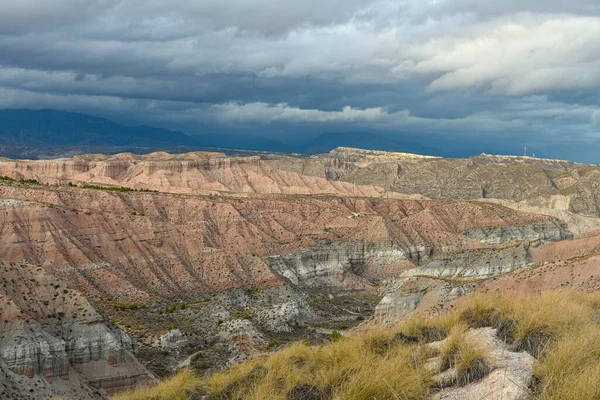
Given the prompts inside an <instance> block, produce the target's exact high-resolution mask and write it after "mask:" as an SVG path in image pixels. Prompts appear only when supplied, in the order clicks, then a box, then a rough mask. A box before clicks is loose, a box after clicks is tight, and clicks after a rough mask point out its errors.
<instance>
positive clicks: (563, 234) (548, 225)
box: [463, 220, 573, 244]
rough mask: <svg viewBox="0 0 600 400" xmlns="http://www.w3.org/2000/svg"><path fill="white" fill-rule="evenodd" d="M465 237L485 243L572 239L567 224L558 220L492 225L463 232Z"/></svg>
mask: <svg viewBox="0 0 600 400" xmlns="http://www.w3.org/2000/svg"><path fill="white" fill-rule="evenodd" d="M463 235H465V236H466V237H468V238H470V239H473V240H477V241H479V242H482V243H487V244H500V243H506V242H511V241H516V242H522V241H525V240H540V241H556V240H565V239H572V238H573V234H572V233H571V231H570V230H569V227H568V226H567V224H566V223H565V222H563V221H560V220H547V221H539V222H532V223H529V224H527V225H518V226H492V227H484V228H475V229H470V230H468V231H465V232H463Z"/></svg>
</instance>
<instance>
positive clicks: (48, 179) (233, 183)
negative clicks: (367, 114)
mask: <svg viewBox="0 0 600 400" xmlns="http://www.w3.org/2000/svg"><path fill="white" fill-rule="evenodd" d="M0 175H3V176H9V177H12V178H14V179H17V180H18V179H22V178H24V179H36V180H38V181H40V182H44V183H48V184H55V183H62V184H66V183H68V182H71V183H73V184H89V183H94V184H96V185H113V186H126V187H131V188H136V189H152V190H159V191H164V192H171V193H196V194H219V193H224V192H229V193H249V194H251V193H263V194H265V193H266V194H269V193H280V194H326V193H329V194H339V195H351V196H380V195H381V194H382V193H383V192H384V190H383V189H382V188H378V187H375V186H373V185H364V186H361V187H358V186H356V185H354V184H351V183H347V182H337V181H329V180H327V179H325V178H318V177H313V176H303V175H301V174H298V173H296V172H290V171H283V170H280V169H276V168H272V167H270V166H269V165H268V164H265V163H263V162H262V161H261V159H260V158H259V157H256V156H252V157H225V156H224V155H222V154H219V153H202V152H199V153H189V154H184V155H178V156H171V155H168V154H166V153H153V154H150V155H146V156H134V155H132V154H118V155H116V156H109V157H106V156H79V157H75V158H73V159H58V160H51V161H47V160H41V161H5V162H0Z"/></svg>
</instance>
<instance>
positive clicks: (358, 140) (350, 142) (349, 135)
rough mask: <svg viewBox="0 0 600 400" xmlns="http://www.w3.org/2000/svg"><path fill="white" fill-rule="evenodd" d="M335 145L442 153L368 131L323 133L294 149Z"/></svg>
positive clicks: (326, 148) (314, 150)
mask: <svg viewBox="0 0 600 400" xmlns="http://www.w3.org/2000/svg"><path fill="white" fill-rule="evenodd" d="M336 147H355V148H360V149H366V150H385V151H397V152H404V153H415V154H425V155H442V154H441V152H440V150H438V149H436V148H434V147H429V146H424V145H422V144H421V143H420V142H419V141H417V140H414V139H410V138H394V139H390V138H387V137H384V136H380V135H376V134H373V133H368V132H338V133H323V134H321V135H319V136H317V137H316V138H314V139H312V140H310V141H308V142H306V143H304V144H303V145H301V146H299V148H297V149H295V151H297V152H299V153H328V152H329V151H331V150H333V149H335V148H336Z"/></svg>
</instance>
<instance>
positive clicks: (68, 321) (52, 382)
mask: <svg viewBox="0 0 600 400" xmlns="http://www.w3.org/2000/svg"><path fill="white" fill-rule="evenodd" d="M0 276H2V281H3V282H4V284H3V286H2V287H0V309H1V312H0V313H1V319H0V361H1V364H2V367H3V368H2V371H3V374H4V375H5V376H6V379H7V380H9V381H13V382H22V381H23V380H22V379H21V378H20V377H27V378H28V379H35V380H36V383H35V385H39V386H40V390H44V391H46V392H48V393H49V396H50V397H51V396H52V395H58V394H60V393H63V392H64V393H71V392H72V391H73V390H74V391H75V393H78V394H77V398H91V397H98V396H99V395H100V394H101V393H102V392H97V390H104V393H109V394H110V393H113V392H114V391H116V390H123V389H128V388H132V387H135V386H137V385H143V384H148V383H150V382H152V381H153V379H154V378H153V376H152V375H151V374H150V373H149V372H148V371H147V370H146V369H145V368H144V367H143V366H142V365H141V364H140V363H139V362H138V361H137V360H136V359H135V357H134V356H133V353H135V351H136V348H135V339H134V338H132V337H130V336H129V335H127V334H125V333H124V332H123V331H121V330H119V329H116V328H114V327H110V326H108V325H107V324H106V323H105V322H104V319H103V317H102V316H101V315H100V314H98V312H97V311H96V310H95V309H94V308H93V307H92V306H91V304H90V303H88V302H87V300H86V299H85V298H84V297H83V296H82V295H81V294H80V293H79V292H77V291H74V290H72V289H70V288H69V287H68V286H67V285H65V284H64V283H63V282H60V281H58V280H56V279H55V278H54V277H53V276H51V275H49V274H47V273H46V272H45V270H43V269H42V268H40V267H36V266H32V265H28V264H23V263H19V264H4V265H2V266H0ZM56 381H61V382H62V383H60V384H59V383H56ZM71 382H72V383H71ZM27 386H29V385H28V384H27V385H24V387H27ZM61 388H62V389H61ZM80 388H81V390H80ZM85 388H87V389H85Z"/></svg>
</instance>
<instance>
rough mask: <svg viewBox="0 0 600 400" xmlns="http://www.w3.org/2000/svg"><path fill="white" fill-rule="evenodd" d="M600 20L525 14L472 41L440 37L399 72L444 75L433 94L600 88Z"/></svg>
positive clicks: (478, 32) (488, 29)
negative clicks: (463, 91) (438, 92)
mask: <svg viewBox="0 0 600 400" xmlns="http://www.w3.org/2000/svg"><path fill="white" fill-rule="evenodd" d="M599 37H600V18H591V17H573V16H561V17H556V16H552V17H547V16H535V17H534V16H531V15H522V16H520V17H519V18H516V19H515V18H511V19H501V20H498V21H495V22H493V23H490V24H487V25H485V26H482V27H480V28H479V29H477V30H475V31H474V32H473V33H472V34H471V35H470V36H467V37H461V36H455V37H448V38H441V39H439V38H436V39H432V40H430V41H428V42H427V43H425V44H424V45H422V46H420V48H419V49H416V50H415V51H416V52H419V51H420V53H421V54H420V56H421V59H419V60H417V61H413V62H409V63H407V62H404V63H402V64H401V65H399V66H398V67H397V69H399V70H400V71H401V74H402V75H403V76H406V74H407V73H409V72H412V73H413V74H426V75H435V74H440V76H439V77H437V78H435V79H434V80H433V81H432V82H431V83H430V85H429V87H428V88H429V90H432V91H441V90H456V89H463V90H464V89H476V90H477V89H478V90H485V91H487V92H488V93H490V94H495V95H509V96H520V95H527V94H532V93H547V92H551V91H559V90H568V89H589V88H592V87H598V86H600V41H599V40H598V38H599Z"/></svg>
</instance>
